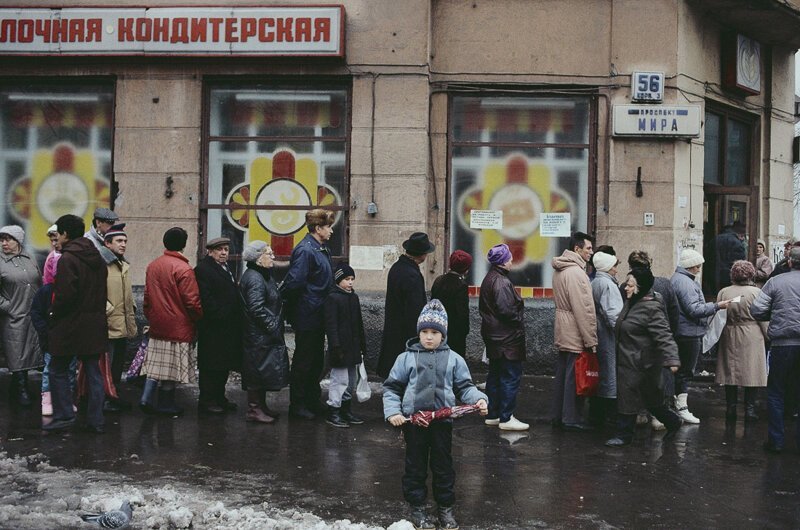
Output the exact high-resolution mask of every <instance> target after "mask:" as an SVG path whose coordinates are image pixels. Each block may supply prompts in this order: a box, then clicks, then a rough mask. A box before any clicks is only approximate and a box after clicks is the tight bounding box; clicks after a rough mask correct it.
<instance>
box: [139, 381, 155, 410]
mask: <svg viewBox="0 0 800 530" xmlns="http://www.w3.org/2000/svg"><path fill="white" fill-rule="evenodd" d="M156 390H158V381H156V380H155V379H150V378H149V377H148V378H147V379H145V381H144V388H143V389H142V397H141V399H140V400H139V408H140V409H142V412H144V413H145V414H158V409H156V404H155V399H154V398H155V397H156Z"/></svg>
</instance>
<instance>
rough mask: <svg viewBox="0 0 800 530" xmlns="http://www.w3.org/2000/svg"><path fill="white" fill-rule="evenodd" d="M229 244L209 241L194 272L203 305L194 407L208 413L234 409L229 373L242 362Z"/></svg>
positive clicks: (238, 306) (221, 239) (239, 318)
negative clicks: (197, 394) (197, 393)
mask: <svg viewBox="0 0 800 530" xmlns="http://www.w3.org/2000/svg"><path fill="white" fill-rule="evenodd" d="M230 242H231V241H230V239H228V238H227V237H217V238H214V239H212V240H211V241H209V242H208V244H206V249H208V255H206V257H204V258H203V259H202V260H201V261H200V263H198V264H197V267H195V269H194V273H195V276H196V277H197V285H198V287H199V288H200V303H201V304H202V306H203V318H202V319H201V320H200V321H199V322H198V325H197V330H198V332H197V366H198V368H199V370H200V381H199V387H200V398H199V400H198V403H197V407H198V410H199V411H200V412H204V413H208V414H223V413H224V412H225V411H227V410H236V404H235V403H233V402H232V401H228V399H227V398H226V397H225V384H226V383H227V382H228V375H229V372H230V371H231V370H239V369H240V367H241V363H242V332H241V322H242V311H241V302H240V298H239V292H238V289H237V287H236V280H235V279H234V277H233V273H232V272H231V270H230V268H229V267H228V264H227V262H228V253H229V252H230Z"/></svg>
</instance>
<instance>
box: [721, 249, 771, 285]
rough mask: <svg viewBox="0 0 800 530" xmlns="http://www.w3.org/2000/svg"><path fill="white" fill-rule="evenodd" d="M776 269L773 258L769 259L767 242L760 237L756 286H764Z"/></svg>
mask: <svg viewBox="0 0 800 530" xmlns="http://www.w3.org/2000/svg"><path fill="white" fill-rule="evenodd" d="M774 269H775V266H774V265H773V264H772V260H771V259H769V254H767V244H766V243H764V240H763V239H759V240H758V243H756V267H755V270H756V276H755V280H754V282H753V283H755V286H756V287H758V288H759V289H760V288H761V287H764V284H765V283H767V280H768V279H769V276H770V274H772V271H773V270H774ZM731 281H733V280H731Z"/></svg>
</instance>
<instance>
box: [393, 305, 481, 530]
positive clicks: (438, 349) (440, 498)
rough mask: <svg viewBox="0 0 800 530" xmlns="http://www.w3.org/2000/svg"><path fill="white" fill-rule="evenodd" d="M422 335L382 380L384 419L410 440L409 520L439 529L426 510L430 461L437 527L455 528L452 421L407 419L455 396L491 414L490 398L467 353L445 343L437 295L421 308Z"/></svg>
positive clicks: (419, 324) (444, 318) (444, 317)
mask: <svg viewBox="0 0 800 530" xmlns="http://www.w3.org/2000/svg"><path fill="white" fill-rule="evenodd" d="M417 332H418V333H419V337H418V338H412V339H410V340H409V341H408V343H407V344H406V351H405V352H404V353H401V354H400V355H399V356H398V357H397V360H396V361H395V363H394V366H393V367H392V370H391V372H390V373H389V377H388V378H387V379H386V381H385V382H384V384H383V390H384V391H383V411H384V416H385V418H386V420H387V421H388V422H389V423H391V424H392V425H393V426H395V427H401V426H402V427H403V436H404V438H405V442H406V466H405V473H404V474H403V497H404V498H405V500H406V501H407V502H408V503H409V504H410V505H411V522H412V523H413V524H414V526H415V527H416V528H435V527H436V525H435V524H434V523H433V521H432V520H431V518H430V517H429V516H428V514H427V513H426V511H425V499H426V497H427V494H428V491H427V488H426V485H425V483H426V481H427V478H428V463H429V462H430V469H431V473H432V475H433V480H432V486H433V497H434V499H435V500H436V504H437V505H438V519H439V528H442V529H455V528H458V524H457V523H456V521H455V518H454V517H453V505H454V504H455V491H454V489H455V472H454V471H453V457H452V445H453V423H452V421H450V420H445V421H435V422H432V423H431V424H430V426H428V427H420V426H417V425H413V424H411V423H409V422H408V417H409V416H411V415H412V414H413V413H415V412H418V411H422V410H426V411H427V410H431V411H433V410H437V409H440V408H443V407H452V406H454V405H455V404H456V398H458V399H459V400H460V401H462V402H463V403H467V404H470V405H473V404H477V405H478V406H479V407H480V412H481V414H482V415H484V416H485V415H486V414H487V411H488V410H487V397H486V395H485V394H484V393H483V392H481V391H480V390H478V389H477V387H476V386H475V385H474V384H473V382H472V376H471V375H470V373H469V368H468V367H467V363H466V362H465V361H464V358H463V357H461V356H460V355H459V354H457V353H456V352H454V351H452V350H451V349H450V348H449V347H448V346H447V343H446V342H445V338H446V337H447V312H446V311H445V309H444V306H442V303H441V302H439V300H436V299H433V300H431V301H430V302H428V304H427V305H425V307H424V308H423V309H422V312H421V313H420V315H419V319H418V320H417Z"/></svg>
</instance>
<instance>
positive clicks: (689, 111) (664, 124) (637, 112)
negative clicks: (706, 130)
mask: <svg viewBox="0 0 800 530" xmlns="http://www.w3.org/2000/svg"><path fill="white" fill-rule="evenodd" d="M613 113H614V136H699V135H700V105H614V109H613Z"/></svg>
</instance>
